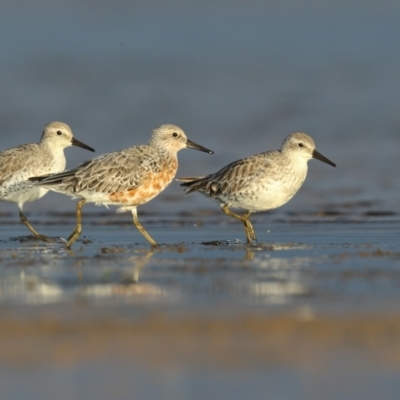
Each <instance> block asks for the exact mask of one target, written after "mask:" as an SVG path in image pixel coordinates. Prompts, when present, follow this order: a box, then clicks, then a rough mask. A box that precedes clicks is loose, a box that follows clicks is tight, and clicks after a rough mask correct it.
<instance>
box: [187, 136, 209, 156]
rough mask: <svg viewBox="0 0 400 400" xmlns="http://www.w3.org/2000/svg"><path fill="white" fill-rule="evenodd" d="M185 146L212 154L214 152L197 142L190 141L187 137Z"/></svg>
mask: <svg viewBox="0 0 400 400" xmlns="http://www.w3.org/2000/svg"><path fill="white" fill-rule="evenodd" d="M186 147H187V148H188V149H194V150H200V151H204V153H208V154H214V152H213V151H212V150H209V149H206V148H205V147H203V146H200V145H199V144H197V143H195V142H192V141H191V140H189V139H188V140H187V142H186Z"/></svg>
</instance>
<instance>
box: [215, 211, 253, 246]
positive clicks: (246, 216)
mask: <svg viewBox="0 0 400 400" xmlns="http://www.w3.org/2000/svg"><path fill="white" fill-rule="evenodd" d="M222 211H223V212H224V213H225V214H226V215H229V216H230V217H233V218H235V219H238V220H239V221H241V222H243V225H244V232H245V234H246V238H247V243H252V242H253V241H255V240H257V238H256V234H255V232H254V228H253V225H252V224H251V222H250V221H249V216H250V214H251V212H250V211H247V213H246V214H244V215H243V217H242V216H240V215H238V214H235V213H233V212H232V211H230V210H229V209H228V206H227V205H224V206H223V207H222Z"/></svg>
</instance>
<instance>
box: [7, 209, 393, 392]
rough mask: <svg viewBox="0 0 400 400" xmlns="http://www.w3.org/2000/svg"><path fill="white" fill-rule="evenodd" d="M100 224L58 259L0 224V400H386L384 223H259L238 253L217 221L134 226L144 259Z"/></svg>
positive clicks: (50, 248) (112, 228) (230, 225)
mask: <svg viewBox="0 0 400 400" xmlns="http://www.w3.org/2000/svg"><path fill="white" fill-rule="evenodd" d="M108 214H109V213H104V214H102V213H98V214H90V213H88V214H87V215H86V216H84V228H83V229H84V230H83V237H82V239H80V240H79V241H78V242H77V243H76V245H74V247H73V249H72V251H66V250H65V249H64V248H63V242H62V241H61V240H60V239H57V238H56V237H55V239H54V240H55V241H54V243H41V242H38V241H36V240H33V238H32V237H29V236H26V233H27V232H26V231H25V227H23V226H21V225H20V224H12V225H11V224H10V225H6V226H3V227H4V228H5V229H3V230H2V232H3V234H2V236H1V238H0V259H1V267H0V311H1V314H2V319H1V320H0V324H1V329H0V337H1V343H2V345H1V346H0V360H1V362H0V365H1V366H0V373H1V375H2V377H4V378H6V379H4V382H7V383H6V384H5V385H4V390H3V394H5V397H4V398H33V399H35V398H43V397H45V398H52V397H54V396H57V398H66V399H67V398H71V397H74V398H84V397H85V396H87V395H89V394H90V396H94V395H95V396H96V397H98V398H100V399H102V398H109V396H110V393H115V392H117V393H118V398H129V396H132V394H133V395H134V396H135V397H137V398H142V397H145V398H158V397H159V396H160V394H161V393H162V394H163V397H165V398H171V399H175V398H193V399H202V398H215V399H217V398H231V399H240V398H243V397H244V396H245V393H248V392H249V391H251V392H252V393H254V394H257V393H258V394H259V395H260V396H262V395H263V394H265V393H266V392H268V393H270V395H271V398H277V399H278V398H281V397H282V396H286V397H287V398H293V399H310V398H311V399H313V398H315V399H317V398H320V396H321V393H325V390H327V388H331V389H330V390H331V392H330V394H329V395H328V396H327V397H326V398H328V399H329V398H332V399H334V398H337V396H339V397H340V398H349V399H350V398H359V397H361V396H363V397H364V398H366V399H373V398H376V396H377V394H378V393H380V395H382V396H384V397H385V398H389V399H391V398H393V399H394V398H396V396H397V393H398V390H399V386H398V379H397V376H398V369H399V367H400V358H399V357H398V351H397V349H398V345H399V342H398V337H399V333H400V325H399V323H398V304H399V301H400V295H399V286H400V268H399V267H398V266H399V265H400V264H399V262H398V260H399V259H400V247H399V240H398V239H399V233H398V232H399V229H400V221H399V220H398V219H396V218H393V217H390V218H387V217H380V218H377V217H372V218H371V217H364V218H359V220H358V221H356V222H354V221H352V220H351V218H348V217H347V220H346V219H342V220H339V219H337V217H336V218H332V217H331V216H330V217H327V218H325V220H324V217H320V218H318V219H316V220H310V217H309V216H307V215H304V216H301V217H300V218H299V219H303V220H302V221H301V220H297V221H291V218H292V216H290V215H286V216H285V215H283V214H282V215H281V219H283V220H280V221H274V219H273V218H271V217H269V218H268V219H270V220H272V221H270V222H269V223H268V224H267V223H266V220H267V217H268V214H260V215H256V216H254V227H255V230H256V233H257V235H258V238H259V242H258V243H257V245H255V246H248V245H246V244H245V243H244V242H243V239H244V232H243V229H242V226H241V225H240V224H238V223H236V222H235V221H233V222H232V221H230V220H229V219H228V220H227V218H226V217H224V216H219V217H218V216H216V215H212V216H206V217H204V216H198V215H196V214H193V215H189V216H187V217H185V218H182V217H179V216H178V215H173V216H171V215H168V216H164V217H162V216H160V215H158V216H157V217H154V216H153V217H151V216H143V217H142V218H141V221H142V223H143V225H144V226H145V227H146V229H147V230H148V231H149V232H150V234H152V235H153V237H154V238H155V239H156V240H157V241H158V242H159V243H160V247H159V248H158V249H156V250H154V251H152V250H151V249H150V247H149V246H148V244H147V243H146V242H145V240H144V238H142V237H141V235H140V233H139V232H137V231H136V230H135V228H134V227H133V225H131V224H130V221H126V220H125V221H124V218H123V216H121V215H120V216H118V217H116V218H115V219H114V221H113V220H112V218H111V221H108V222H107V223H106V224H103V223H101V222H100V224H99V220H100V221H103V220H106V219H107V216H108ZM125 217H127V215H125ZM53 218H56V219H57V220H58V224H57V225H47V224H46V223H44V224H38V225H37V228H38V230H39V231H40V232H43V233H46V234H48V235H54V236H56V235H59V234H60V233H61V232H60V227H61V226H64V227H67V226H68V224H70V222H71V221H70V218H69V217H66V216H65V215H53V216H51V218H48V221H50V220H51V219H53ZM44 219H45V220H46V218H44ZM307 219H308V220H307ZM65 229H66V228H65ZM63 234H64V236H66V235H67V234H68V230H67V231H66V232H64V233H63ZM44 380H45V381H46V382H47V384H46V385H45V386H43V385H42V384H41V382H42V381H44ZM20 382H23V384H20ZM106 382H107V383H106ZM338 382H339V383H340V384H338ZM381 385H384V386H382V387H381ZM378 387H379V389H378ZM89 388H90V389H89Z"/></svg>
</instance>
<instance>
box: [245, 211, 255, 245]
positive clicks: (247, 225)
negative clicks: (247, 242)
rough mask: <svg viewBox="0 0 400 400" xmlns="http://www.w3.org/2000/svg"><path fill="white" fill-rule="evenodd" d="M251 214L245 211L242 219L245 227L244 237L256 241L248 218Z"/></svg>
mask: <svg viewBox="0 0 400 400" xmlns="http://www.w3.org/2000/svg"><path fill="white" fill-rule="evenodd" d="M250 214H251V212H250V211H247V213H246V214H244V215H243V218H244V222H243V223H244V225H245V230H246V236H247V239H249V238H250V239H251V241H257V238H256V233H255V232H254V228H253V225H252V224H251V222H250V220H249V217H250Z"/></svg>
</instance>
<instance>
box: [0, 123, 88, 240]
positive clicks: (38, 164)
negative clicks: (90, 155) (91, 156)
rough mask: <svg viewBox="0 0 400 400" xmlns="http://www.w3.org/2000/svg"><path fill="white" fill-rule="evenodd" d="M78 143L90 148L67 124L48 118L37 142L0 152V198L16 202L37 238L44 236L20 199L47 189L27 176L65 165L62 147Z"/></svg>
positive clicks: (33, 198) (27, 199)
mask: <svg viewBox="0 0 400 400" xmlns="http://www.w3.org/2000/svg"><path fill="white" fill-rule="evenodd" d="M69 146H78V147H82V148H84V149H86V150H90V151H94V149H92V148H91V147H89V146H88V145H86V144H84V143H82V142H80V141H79V140H77V139H75V138H74V136H73V134H72V131H71V128H70V127H69V126H68V125H67V124H64V123H63V122H51V123H50V124H47V125H46V126H45V127H44V130H43V133H42V137H41V139H40V142H39V143H27V144H22V145H20V146H17V147H13V148H11V149H8V150H4V151H2V152H0V200H3V201H8V202H12V203H16V204H17V205H18V208H19V216H20V219H21V221H22V222H23V223H24V224H25V225H26V227H27V228H28V229H29V230H30V231H31V232H32V233H33V235H34V236H35V237H36V238H38V239H41V240H47V239H48V238H47V237H46V236H44V235H40V234H39V233H38V232H37V231H36V230H35V229H34V228H33V226H32V225H31V224H30V223H29V221H28V219H27V218H26V216H25V214H24V213H23V206H24V203H26V202H29V201H33V200H37V199H40V198H41V197H43V196H44V195H45V194H46V193H47V192H48V189H45V188H41V187H38V186H37V185H35V184H33V183H32V182H28V179H29V178H30V177H32V176H37V175H44V174H52V173H57V172H61V171H63V170H64V169H65V165H66V161H65V155H64V149H65V148H66V147H69Z"/></svg>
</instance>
